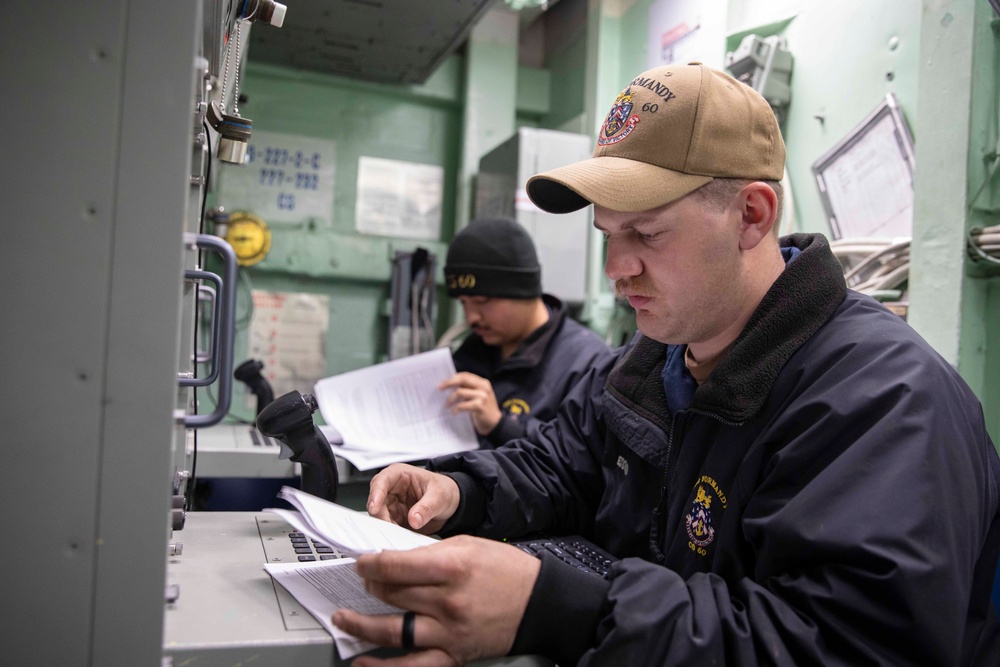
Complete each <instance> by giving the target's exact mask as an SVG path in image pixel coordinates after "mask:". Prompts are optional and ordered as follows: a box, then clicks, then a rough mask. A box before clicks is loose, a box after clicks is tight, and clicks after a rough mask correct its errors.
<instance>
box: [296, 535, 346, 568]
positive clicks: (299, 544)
mask: <svg viewBox="0 0 1000 667" xmlns="http://www.w3.org/2000/svg"><path fill="white" fill-rule="evenodd" d="M288 538H289V539H290V540H291V541H292V548H294V549H295V554H296V557H297V558H298V560H299V561H301V562H309V561H314V560H316V558H317V557H318V558H319V560H335V559H337V558H344V554H342V553H340V551H338V550H337V549H335V548H333V547H331V546H330V545H328V544H320V543H319V542H317V541H316V540H313V539H310V538H308V537H306V536H305V535H304V534H302V533H300V532H298V531H292V532H290V533H288Z"/></svg>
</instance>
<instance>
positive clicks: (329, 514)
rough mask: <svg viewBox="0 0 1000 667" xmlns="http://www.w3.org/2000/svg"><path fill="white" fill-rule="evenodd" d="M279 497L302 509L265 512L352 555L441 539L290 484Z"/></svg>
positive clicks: (399, 548)
mask: <svg viewBox="0 0 1000 667" xmlns="http://www.w3.org/2000/svg"><path fill="white" fill-rule="evenodd" d="M278 497H279V498H282V499H283V500H287V501H288V503H289V504H290V505H292V507H295V508H296V509H297V510H299V511H298V512H293V511H290V510H283V509H277V508H269V509H265V510H264V511H265V512H271V513H273V514H277V515H278V516H280V517H281V518H282V519H284V520H285V521H287V522H288V523H289V524H291V525H292V526H293V527H294V528H295V529H296V530H298V531H299V532H302V533H304V534H305V535H306V536H308V537H310V538H312V539H313V540H315V541H316V542H320V543H321V544H327V545H329V546H331V547H335V548H337V549H338V550H339V551H340V552H341V553H344V554H346V555H348V556H357V555H359V554H367V553H376V552H379V551H405V550H407V549H414V548H416V547H423V546H427V545H428V544H434V542H436V541H437V540H435V539H434V538H433V537H428V536H427V535H421V534H420V533H415V532H413V531H412V530H410V529H408V528H403V527H402V526H397V525H396V524H394V523H389V522H388V521H382V520H381V519H376V518H375V517H372V516H369V515H368V514H367V513H365V512H358V511H355V510H352V509H348V508H346V507H344V506H343V505H338V504H336V503H331V502H329V501H327V500H323V499H322V498H318V497H316V496H314V495H312V494H309V493H306V492H305V491H300V490H299V489H295V488H292V487H290V486H283V487H281V491H280V492H279V493H278Z"/></svg>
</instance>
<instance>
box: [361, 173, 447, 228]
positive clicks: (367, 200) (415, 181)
mask: <svg viewBox="0 0 1000 667" xmlns="http://www.w3.org/2000/svg"><path fill="white" fill-rule="evenodd" d="M443 192H444V169H443V168H442V167H440V166H437V165H431V164H418V163H416V162H401V161H399V160H385V159H382V158H374V157H361V158H359V160H358V197H357V206H356V209H355V215H354V224H355V228H356V229H357V230H358V231H359V232H360V233H362V234H377V235H379V236H397V237H402V238H408V239H422V240H428V241H436V240H438V238H439V237H440V236H441V202H442V200H443V196H444V194H443Z"/></svg>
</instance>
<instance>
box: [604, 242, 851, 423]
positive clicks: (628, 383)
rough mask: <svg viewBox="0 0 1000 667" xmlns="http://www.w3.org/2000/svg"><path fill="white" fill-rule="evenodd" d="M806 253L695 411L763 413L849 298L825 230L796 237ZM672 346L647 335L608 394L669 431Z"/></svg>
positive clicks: (733, 417)
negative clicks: (784, 374) (784, 376)
mask: <svg viewBox="0 0 1000 667" xmlns="http://www.w3.org/2000/svg"><path fill="white" fill-rule="evenodd" d="M781 246H782V247H795V248H798V249H799V250H800V251H801V254H800V255H799V256H798V257H797V258H796V259H795V261H793V262H790V263H789V264H788V265H786V267H785V270H784V271H782V273H781V275H780V276H778V279H777V280H775V281H774V284H773V285H771V288H770V289H769V290H768V291H767V293H766V294H765V295H764V298H763V299H762V300H761V302H760V305H758V306H757V309H756V310H755V311H754V312H753V314H752V315H751V316H750V320H749V321H748V322H747V325H746V326H745V327H744V328H743V331H742V332H740V335H739V336H738V337H737V338H736V340H735V341H734V342H733V345H732V347H731V348H730V350H729V353H728V354H726V356H725V357H724V358H723V359H722V361H721V362H720V363H719V365H718V367H716V369H715V371H713V373H712V374H711V375H710V376H709V377H708V379H707V380H706V381H705V383H704V384H702V385H701V386H700V387H698V390H697V391H696V392H695V396H694V403H693V404H692V406H691V407H692V408H694V409H697V410H701V411H705V412H710V413H712V414H714V415H716V416H718V417H720V418H722V419H725V420H726V421H731V422H735V423H741V422H744V421H746V420H747V419H749V418H750V417H752V416H754V415H755V414H757V412H758V411H759V410H760V409H761V407H763V405H764V401H765V400H767V396H768V395H769V394H770V390H771V385H772V384H773V383H774V380H775V378H776V377H777V376H778V373H779V372H780V371H781V369H782V367H783V366H784V365H785V363H786V362H787V361H788V359H789V358H790V357H791V356H792V355H793V354H794V353H795V352H796V350H798V349H799V348H800V347H802V345H803V344H804V343H805V342H806V341H807V340H809V338H810V337H812V335H813V334H814V333H816V331H817V330H819V328H820V327H821V326H823V325H824V324H825V323H826V322H827V320H829V319H830V317H831V316H832V315H833V313H834V311H836V310H837V308H838V307H839V306H840V304H841V303H843V301H844V298H845V297H846V296H847V286H846V284H845V283H844V272H843V268H842V267H841V265H840V262H839V261H838V260H837V258H836V257H834V256H833V253H832V252H831V251H830V245H829V243H827V240H826V238H824V237H823V236H822V235H820V234H792V235H791V236H786V237H784V238H782V239H781ZM666 349H667V346H666V345H665V344H663V343H659V342H657V341H655V340H652V339H651V338H647V337H646V336H642V337H640V339H639V340H638V341H637V342H636V343H635V345H634V346H633V348H632V349H631V350H630V351H629V352H628V353H627V354H626V355H625V356H624V357H623V358H622V360H621V361H620V362H619V363H618V365H617V366H616V367H615V369H614V370H613V371H612V372H611V375H610V377H609V378H608V385H607V386H608V391H610V392H611V393H612V394H613V395H614V396H616V398H618V399H619V400H621V401H623V402H624V403H626V405H628V406H629V407H630V408H632V409H634V410H636V412H638V413H639V414H641V415H643V416H644V417H646V418H647V419H651V420H652V421H654V422H655V423H657V424H658V425H660V426H661V427H663V428H665V429H666V428H667V427H669V424H670V416H669V412H668V410H667V407H666V397H665V396H664V393H663V385H662V382H661V378H660V372H661V370H662V368H663V363H664V359H665V356H666Z"/></svg>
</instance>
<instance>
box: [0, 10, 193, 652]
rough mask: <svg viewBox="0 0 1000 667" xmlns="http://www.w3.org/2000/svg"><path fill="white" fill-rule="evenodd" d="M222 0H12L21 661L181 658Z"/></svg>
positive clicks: (12, 643) (5, 482) (7, 597)
mask: <svg viewBox="0 0 1000 667" xmlns="http://www.w3.org/2000/svg"><path fill="white" fill-rule="evenodd" d="M202 11H203V10H202V4H201V3H200V2H198V1H196V0H177V1H176V2H147V1H145V0H143V1H139V0H132V1H128V0H118V1H109V2H94V3H90V2H83V3H81V2H68V1H67V0H53V1H52V2H32V1H30V0H15V1H14V2H9V3H4V20H3V21H2V22H0V64H2V67H0V125H2V127H3V132H0V164H2V167H0V170H2V171H0V211H2V213H0V219H2V228H3V230H4V232H5V234H4V236H5V242H4V243H2V244H0V267H3V268H2V269H0V270H2V272H3V278H4V280H3V282H4V286H5V287H4V290H3V291H2V296H0V300H2V301H0V304H2V310H3V313H4V315H3V322H4V323H3V327H2V331H3V352H2V354H0V358H2V362H0V363H2V370H3V378H4V390H3V400H2V401H0V406H2V408H0V423H2V424H3V427H4V441H5V443H6V446H5V451H6V453H7V456H6V460H5V462H4V465H3V466H2V467H0V470H2V472H0V476H2V479H0V485H2V488H3V497H4V498H5V500H6V505H7V507H8V514H7V519H6V520H5V524H4V525H5V533H6V535H7V538H8V540H9V542H8V544H7V546H8V548H5V549H3V550H2V552H3V555H2V556H0V558H2V561H0V569H2V571H3V582H4V583H3V604H4V608H5V609H6V610H7V612H8V613H7V615H6V617H7V618H8V619H10V620H8V622H7V624H6V627H5V628H4V631H3V632H2V633H0V655H2V656H3V657H2V658H0V662H3V663H4V664H11V665H158V664H160V663H161V661H162V654H163V649H162V636H163V617H164V583H165V573H166V566H167V550H168V542H169V541H170V539H171V536H170V532H171V531H170V522H169V519H168V517H169V516H170V505H171V476H172V474H173V468H174V465H173V461H172V449H173V445H172V443H173V442H174V441H175V439H181V440H183V438H184V437H185V434H184V429H183V428H181V427H179V426H178V425H177V423H176V420H175V416H174V410H175V408H176V407H178V406H177V396H178V393H177V377H178V372H179V370H181V366H182V365H181V364H180V363H179V361H178V360H179V359H180V358H182V355H180V352H179V348H180V329H181V327H180V322H181V308H182V300H183V299H184V292H185V290H186V288H185V287H184V281H183V274H184V269H185V268H193V266H194V261H193V259H192V258H191V257H190V255H189V253H188V252H187V251H185V249H184V246H183V242H182V239H183V234H184V232H185V231H186V227H187V226H188V225H193V221H191V220H190V209H189V203H190V199H191V195H192V193H193V192H196V191H197V190H196V188H195V187H193V186H192V175H193V174H194V170H193V169H192V154H193V141H192V139H193V136H194V134H195V133H194V129H195V128H196V126H197V125H198V122H197V117H198V116H197V110H196V102H195V99H196V85H197V78H198V76H197V65H196V61H197V56H198V54H199V47H200V43H201V41H202V34H201V26H202ZM185 255H188V256H187V257H186V256H185ZM192 303H193V301H192ZM189 339H190V335H189ZM15 543H17V544H19V545H20V546H17V547H14V546H13V545H14V544H15Z"/></svg>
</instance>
